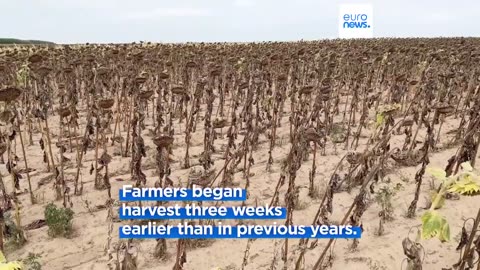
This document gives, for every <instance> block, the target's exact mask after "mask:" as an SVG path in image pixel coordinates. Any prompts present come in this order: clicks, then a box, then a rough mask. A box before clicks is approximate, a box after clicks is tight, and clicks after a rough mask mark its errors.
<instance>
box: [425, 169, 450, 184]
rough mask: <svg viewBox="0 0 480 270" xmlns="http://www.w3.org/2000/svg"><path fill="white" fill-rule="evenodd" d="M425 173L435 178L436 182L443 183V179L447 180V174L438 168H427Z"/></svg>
mask: <svg viewBox="0 0 480 270" xmlns="http://www.w3.org/2000/svg"><path fill="white" fill-rule="evenodd" d="M425 171H426V172H427V173H428V174H430V175H432V176H433V177H435V178H437V179H438V180H441V181H445V179H447V172H445V171H444V170H442V169H440V168H431V167H427V169H426V170H425Z"/></svg>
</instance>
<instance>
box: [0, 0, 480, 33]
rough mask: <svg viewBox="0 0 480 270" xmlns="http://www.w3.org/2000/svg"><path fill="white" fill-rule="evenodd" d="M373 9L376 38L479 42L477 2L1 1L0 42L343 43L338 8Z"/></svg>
mask: <svg viewBox="0 0 480 270" xmlns="http://www.w3.org/2000/svg"><path fill="white" fill-rule="evenodd" d="M354 3H371V4H372V6H373V13H374V16H373V17H374V36H375V37H438V36H447V37H448V36H450V37H451V36H456V37H458V36H471V37H472V36H473V37H480V27H479V25H480V24H479V23H478V22H477V18H480V1H478V0H370V1H367V0H349V1H345V0H168V1H167V0H0V12H1V16H0V37H10V38H20V39H40V40H48V41H53V42H56V43H86V42H90V43H129V42H134V41H137V42H138V41H151V42H188V41H191V42H216V41H225V42H250V41H295V40H300V39H303V40H317V39H325V38H336V37H338V17H339V15H338V8H339V5H340V4H354Z"/></svg>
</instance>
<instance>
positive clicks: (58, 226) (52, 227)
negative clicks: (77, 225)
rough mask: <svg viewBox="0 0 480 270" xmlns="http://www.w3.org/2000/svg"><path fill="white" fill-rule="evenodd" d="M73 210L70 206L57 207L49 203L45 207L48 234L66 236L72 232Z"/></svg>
mask: <svg viewBox="0 0 480 270" xmlns="http://www.w3.org/2000/svg"><path fill="white" fill-rule="evenodd" d="M72 219H73V211H72V209H70V208H58V207H57V206H56V205H55V204H53V203H49V204H48V205H47V206H46V207H45V221H46V222H47V225H48V234H49V235H50V236H52V237H57V236H63V237H67V236H69V235H70V233H71V232H72Z"/></svg>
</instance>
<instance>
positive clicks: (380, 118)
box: [375, 113, 385, 127]
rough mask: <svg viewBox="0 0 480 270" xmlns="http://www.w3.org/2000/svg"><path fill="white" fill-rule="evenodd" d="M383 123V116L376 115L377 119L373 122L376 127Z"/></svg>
mask: <svg viewBox="0 0 480 270" xmlns="http://www.w3.org/2000/svg"><path fill="white" fill-rule="evenodd" d="M384 121H385V116H384V115H383V113H377V119H376V122H375V125H376V127H379V126H381V125H382V124H383V122H384Z"/></svg>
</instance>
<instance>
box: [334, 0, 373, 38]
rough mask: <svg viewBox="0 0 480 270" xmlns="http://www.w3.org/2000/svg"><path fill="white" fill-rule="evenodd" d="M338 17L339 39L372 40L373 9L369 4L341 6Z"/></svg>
mask: <svg viewBox="0 0 480 270" xmlns="http://www.w3.org/2000/svg"><path fill="white" fill-rule="evenodd" d="M339 11H340V12H339V16H338V35H339V37H340V38H372V37H373V8H372V5H370V4H353V5H349V4H342V5H340V9H339Z"/></svg>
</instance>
